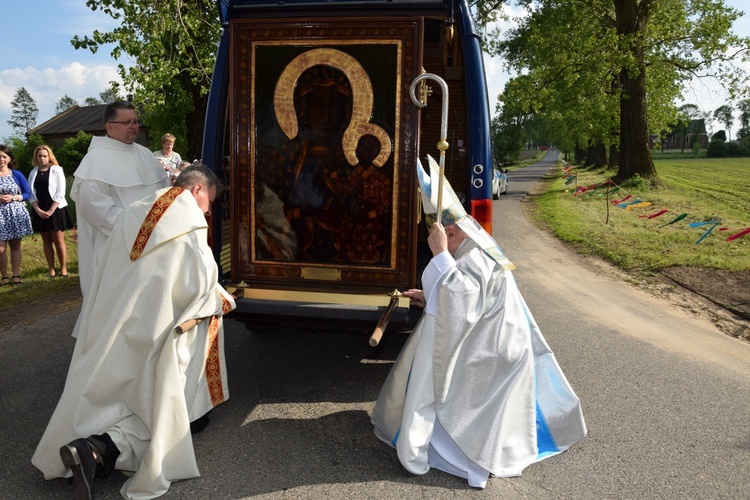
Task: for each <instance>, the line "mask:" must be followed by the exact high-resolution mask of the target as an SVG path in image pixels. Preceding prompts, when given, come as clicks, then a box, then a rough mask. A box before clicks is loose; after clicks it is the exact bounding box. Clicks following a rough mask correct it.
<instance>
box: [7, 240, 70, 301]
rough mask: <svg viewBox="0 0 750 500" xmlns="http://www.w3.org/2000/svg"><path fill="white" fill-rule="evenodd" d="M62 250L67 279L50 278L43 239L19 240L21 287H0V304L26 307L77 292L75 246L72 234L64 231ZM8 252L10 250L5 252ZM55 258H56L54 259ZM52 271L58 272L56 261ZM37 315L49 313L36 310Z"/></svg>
mask: <svg viewBox="0 0 750 500" xmlns="http://www.w3.org/2000/svg"><path fill="white" fill-rule="evenodd" d="M65 247H66V249H67V252H68V259H67V260H68V275H69V278H67V279H63V278H59V277H58V278H55V279H49V278H48V277H47V276H49V268H48V267H47V259H45V257H44V248H43V246H42V238H41V236H39V235H38V234H33V235H31V236H27V237H25V238H24V239H23V240H21V279H22V281H23V283H22V284H20V285H6V286H0V303H2V304H3V306H4V307H9V306H18V305H25V304H28V305H29V306H31V305H33V304H38V303H39V302H40V301H42V302H43V301H44V298H45V297H49V296H52V295H55V294H58V293H68V292H72V291H77V290H78V289H79V286H78V247H77V245H76V242H75V240H74V237H73V232H72V231H66V232H65ZM8 252H10V250H8ZM8 259H9V262H8V273H10V254H8ZM55 259H57V257H56V256H55ZM55 262H56V264H55V268H56V269H57V273H58V274H59V273H60V263H59V262H57V260H55ZM35 310H36V312H37V313H41V314H46V313H48V312H50V311H48V310H45V309H36V308H35Z"/></svg>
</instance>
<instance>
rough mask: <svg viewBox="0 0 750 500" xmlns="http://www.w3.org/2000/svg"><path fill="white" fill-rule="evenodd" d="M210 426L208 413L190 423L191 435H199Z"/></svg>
mask: <svg viewBox="0 0 750 500" xmlns="http://www.w3.org/2000/svg"><path fill="white" fill-rule="evenodd" d="M207 426H208V413H206V414H205V415H203V416H202V417H200V418H197V419H195V420H193V421H192V422H190V434H197V433H199V432H200V431H202V430H203V429H205V428H206V427H207Z"/></svg>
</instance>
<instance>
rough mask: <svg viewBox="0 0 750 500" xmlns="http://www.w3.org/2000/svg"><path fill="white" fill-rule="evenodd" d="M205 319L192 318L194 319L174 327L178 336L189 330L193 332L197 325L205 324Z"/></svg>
mask: <svg viewBox="0 0 750 500" xmlns="http://www.w3.org/2000/svg"><path fill="white" fill-rule="evenodd" d="M205 319H206V318H192V319H189V320H186V321H183V322H182V323H180V324H179V325H177V326H175V327H174V332H175V333H178V334H181V333H185V332H187V331H189V330H192V329H193V328H195V327H196V326H197V325H199V324H201V323H203V321H204V320H205Z"/></svg>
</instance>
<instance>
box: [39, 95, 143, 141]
mask: <svg viewBox="0 0 750 500" xmlns="http://www.w3.org/2000/svg"><path fill="white" fill-rule="evenodd" d="M106 107H107V105H106V104H97V105H95V106H72V107H70V108H68V109H66V110H65V111H63V112H62V113H60V114H59V115H57V116H53V117H52V118H50V119H49V120H47V121H46V122H44V123H42V124H41V125H39V126H37V127H34V128H33V129H31V130H29V131H28V132H26V136H27V137H28V136H30V135H41V136H42V138H43V139H44V142H46V143H47V144H49V145H50V146H52V148H53V149H55V148H59V147H61V146H62V145H63V143H64V142H65V139H67V138H69V137H75V136H76V135H77V134H78V132H79V131H83V132H85V133H87V134H91V135H106V133H107V131H106V130H105V129H104V109H105V108H106ZM135 142H137V143H138V144H143V145H144V146H150V145H151V143H152V142H153V141H152V140H151V138H150V137H149V135H148V128H147V127H141V129H140V132H139V134H138V137H137V138H136V140H135Z"/></svg>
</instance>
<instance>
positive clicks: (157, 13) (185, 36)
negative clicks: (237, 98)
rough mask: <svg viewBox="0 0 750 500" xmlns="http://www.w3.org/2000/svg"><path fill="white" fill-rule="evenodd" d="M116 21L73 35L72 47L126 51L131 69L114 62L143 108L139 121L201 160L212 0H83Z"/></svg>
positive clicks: (212, 41)
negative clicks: (104, 27)
mask: <svg viewBox="0 0 750 500" xmlns="http://www.w3.org/2000/svg"><path fill="white" fill-rule="evenodd" d="M86 5H87V6H88V7H90V8H91V9H92V10H102V11H103V12H105V13H106V14H108V15H110V16H111V17H112V18H114V19H117V20H118V22H120V23H121V24H120V26H118V27H117V28H115V29H113V30H112V31H109V32H101V31H98V30H96V31H94V32H93V34H92V35H91V36H90V37H89V36H84V37H83V38H80V37H78V36H76V37H75V38H73V40H72V43H73V46H74V47H76V48H82V49H89V50H91V51H92V52H96V51H97V50H98V49H99V47H100V46H102V45H105V44H114V45H115V46H114V48H113V49H112V57H114V58H115V59H120V57H121V56H123V55H126V54H127V55H129V56H130V58H132V59H133V60H134V61H135V64H134V65H133V66H131V67H130V68H125V67H124V66H123V65H122V64H120V65H119V73H120V76H121V77H122V79H123V81H124V83H125V88H126V89H127V90H128V91H130V92H133V93H134V101H135V102H136V103H138V105H140V106H142V107H143V110H144V115H143V120H144V122H145V123H146V124H147V125H148V126H149V127H150V128H151V129H152V130H153V131H154V132H155V133H156V134H157V136H158V135H159V133H162V132H167V131H169V132H172V133H173V134H174V135H175V136H177V138H178V143H181V142H184V143H185V144H184V145H183V144H179V147H186V148H187V152H186V155H185V156H186V157H188V158H200V148H201V145H202V140H203V123H204V121H205V114H206V106H207V102H208V90H209V87H210V84H211V75H212V73H213V65H214V61H215V53H216V47H217V45H218V41H219V35H220V33H221V26H220V23H219V19H218V10H217V9H216V4H215V2H214V1H213V0H191V1H188V0H164V1H160V2H147V1H144V0H139V1H133V2H123V1H122V0H87V2H86Z"/></svg>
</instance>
